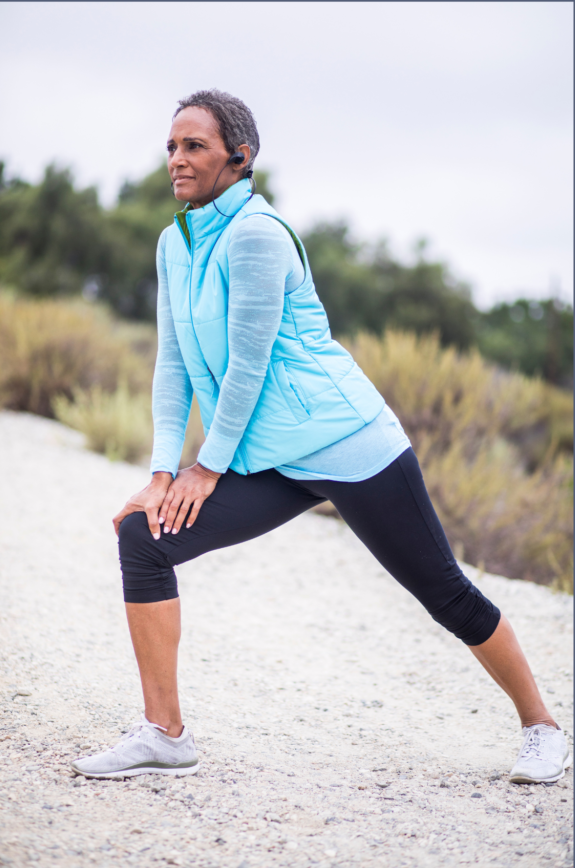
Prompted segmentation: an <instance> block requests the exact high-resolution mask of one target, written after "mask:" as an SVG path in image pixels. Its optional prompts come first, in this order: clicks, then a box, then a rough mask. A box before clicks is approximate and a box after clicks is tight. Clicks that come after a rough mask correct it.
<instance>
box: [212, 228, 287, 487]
mask: <svg viewBox="0 0 575 868" xmlns="http://www.w3.org/2000/svg"><path fill="white" fill-rule="evenodd" d="M292 247H293V251H292V249H291V248H292ZM294 255H295V260H297V262H295V263H294ZM228 256H229V268H230V272H229V274H230V276H229V300H228V348H229V362H228V368H227V371H226V374H225V376H224V379H223V381H222V385H221V389H220V394H219V397H218V404H217V407H216V412H215V414H214V420H213V423H212V426H211V428H210V430H209V433H208V436H207V438H206V440H205V442H204V444H203V446H202V448H201V449H200V452H199V455H198V461H199V462H200V463H201V464H203V466H204V467H207V468H209V469H210V470H215V471H216V472H218V473H224V472H225V471H226V470H227V469H228V467H229V465H230V464H231V462H232V460H233V457H234V454H235V452H236V449H237V448H238V445H239V443H240V440H241V439H242V436H243V433H244V431H245V429H246V426H247V424H248V422H249V420H250V417H251V415H252V413H253V411H254V408H255V406H256V404H257V401H258V398H259V396H260V392H261V390H262V385H263V382H264V379H265V376H266V371H267V368H268V365H269V361H270V356H271V351H272V346H273V344H274V341H275V339H276V337H277V334H278V331H279V326H280V322H281V318H282V313H283V306H284V295H285V292H286V284H288V286H289V285H290V284H291V282H292V280H293V277H294V270H297V265H298V264H299V266H300V268H302V266H301V263H300V261H299V257H298V254H297V251H296V250H295V245H294V244H293V241H292V240H291V238H290V237H289V235H288V234H287V232H286V230H285V229H284V228H283V227H282V226H281V225H280V224H279V223H278V222H277V221H276V220H274V219H273V218H267V217H262V216H260V215H254V216H252V217H247V218H245V219H244V220H242V222H241V223H240V224H239V225H238V227H237V228H236V229H235V230H234V233H233V235H232V237H231V239H230V245H229V248H228ZM295 276H296V278H297V275H295ZM301 279H303V268H302V276H301ZM301 279H300V282H301Z"/></svg>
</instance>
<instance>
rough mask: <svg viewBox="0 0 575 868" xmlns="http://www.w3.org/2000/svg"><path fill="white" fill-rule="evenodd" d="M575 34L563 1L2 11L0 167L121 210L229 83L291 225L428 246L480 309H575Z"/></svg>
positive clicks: (46, 5)
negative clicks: (560, 305)
mask: <svg viewBox="0 0 575 868" xmlns="http://www.w3.org/2000/svg"><path fill="white" fill-rule="evenodd" d="M572 34H573V6H572V4H571V3H567V2H565V3H553V2H541V3H538V2H526V3H523V2H512V3H504V2H500V3H496V2H492V3H487V2H481V3H471V2H447V3H434V2H423V3H417V2H403V3H391V2H381V3H377V2H374V3H360V2H351V3H348V2H339V3H334V2H320V3H313V2H296V3H291V2H290V3H267V2H256V3H242V2H237V3H210V2H207V3H193V2H190V3H187V2H180V3H170V2H162V3H155V2H148V3H139V2H129V3H122V2H117V3H74V2H65V3H51V2H41V3H28V2H22V3H11V2H3V3H0V48H1V51H0V55H1V61H0V75H1V79H2V82H3V87H2V91H1V94H0V117H1V118H2V125H1V132H0V158H4V159H5V160H6V161H7V162H8V170H9V172H11V173H18V174H20V175H21V176H23V177H24V178H26V179H28V180H33V181H35V180H37V179H39V177H40V176H41V174H42V170H43V168H44V167H45V165H46V164H47V163H48V162H50V161H56V162H57V163H58V164H60V165H65V166H71V167H72V168H73V170H74V172H75V175H76V177H77V179H78V181H79V183H81V184H82V185H88V184H97V185H98V186H99V188H100V190H101V195H102V198H103V200H104V201H105V202H106V203H111V202H112V201H113V200H114V197H115V195H116V193H117V191H118V188H119V186H120V184H121V183H122V181H123V180H125V179H126V178H129V179H138V178H140V177H141V176H142V175H143V174H144V173H146V172H148V171H150V170H152V169H154V168H155V167H156V166H157V165H158V163H159V161H160V160H161V159H162V158H163V156H164V153H165V142H166V138H167V133H168V130H169V126H170V119H171V116H172V114H173V111H174V109H175V106H176V101H177V100H178V99H180V98H181V97H183V96H186V95H187V94H189V93H191V92H193V91H195V90H198V89H200V88H206V87H218V88H220V89H222V90H227V91H229V92H230V93H233V94H234V95H236V96H239V97H240V98H241V99H243V100H244V102H246V103H247V104H248V105H249V106H250V108H251V109H252V111H253V112H254V114H255V116H256V119H257V121H258V127H259V130H260V136H261V140H262V149H261V152H260V156H259V158H258V161H257V165H258V167H259V168H266V169H269V170H271V172H272V186H273V188H274V189H275V190H276V192H277V195H278V199H277V203H276V204H277V207H278V208H279V210H280V211H281V213H282V214H283V216H284V217H285V218H286V219H287V220H289V221H290V222H292V224H293V226H294V228H295V229H296V230H299V231H302V230H304V229H305V228H307V227H308V226H309V225H311V223H312V222H313V221H315V220H318V219H328V220H334V219H338V218H341V217H347V218H348V219H349V221H350V223H351V226H352V228H353V229H354V231H355V233H356V235H357V236H358V237H365V238H377V237H381V236H386V237H388V238H389V240H390V243H391V248H392V250H394V251H395V252H396V253H397V254H398V255H400V256H401V257H403V258H407V257H408V256H409V255H410V250H411V247H412V245H413V242H414V240H415V239H416V238H418V237H421V236H425V237H427V238H428V239H430V241H431V243H432V244H431V252H432V253H433V254H435V255H437V256H440V257H442V258H444V259H445V260H447V261H448V262H449V263H450V264H451V266H452V267H453V270H454V272H455V273H456V275H457V276H458V277H462V278H464V279H467V280H469V281H470V282H471V284H472V286H473V292H474V298H475V301H476V303H478V304H479V305H480V306H481V307H485V306H487V305H490V304H492V303H493V302H495V301H499V300H503V299H510V298H513V297H516V296H518V295H520V294H525V295H529V296H540V297H546V296H548V295H549V294H550V292H551V291H552V288H553V291H554V292H555V293H559V294H560V295H561V297H563V298H566V299H570V298H571V295H572V290H573V268H572V236H573V225H572V207H573V204H572V203H573V176H572V160H573V156H572V154H573V142H572V138H573V136H572V104H573V94H572V82H573V45H572V42H573V40H572Z"/></svg>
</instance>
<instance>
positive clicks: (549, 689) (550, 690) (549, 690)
mask: <svg viewBox="0 0 575 868" xmlns="http://www.w3.org/2000/svg"><path fill="white" fill-rule="evenodd" d="M547 693H555V691H554V690H553V688H552V687H548V688H547Z"/></svg>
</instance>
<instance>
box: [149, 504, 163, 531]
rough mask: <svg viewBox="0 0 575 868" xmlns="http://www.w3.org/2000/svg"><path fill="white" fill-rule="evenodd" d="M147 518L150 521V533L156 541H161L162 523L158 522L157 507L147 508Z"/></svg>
mask: <svg viewBox="0 0 575 868" xmlns="http://www.w3.org/2000/svg"><path fill="white" fill-rule="evenodd" d="M146 517H147V519H148V527H149V528H150V533H151V534H152V536H153V537H154V539H160V533H161V528H160V523H159V521H158V507H157V506H148V507H147V508H146Z"/></svg>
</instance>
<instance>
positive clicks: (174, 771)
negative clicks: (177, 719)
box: [71, 760, 201, 781]
mask: <svg viewBox="0 0 575 868" xmlns="http://www.w3.org/2000/svg"><path fill="white" fill-rule="evenodd" d="M71 766H72V771H73V772H75V773H76V774H77V775H83V776H84V777H85V778H96V779H97V780H99V781H101V780H110V779H111V780H113V779H114V778H133V777H135V776H136V775H178V777H179V776H181V775H195V774H196V772H197V771H198V769H199V768H200V766H201V762H200V761H199V760H198V761H197V762H196V763H194V764H193V765H191V766H188V765H181V766H168V765H164V764H162V763H153V762H152V763H139V764H138V765H135V766H129V767H128V768H125V769H117V770H116V771H114V772H89V771H84V769H80V768H78V767H77V766H75V765H74V763H71Z"/></svg>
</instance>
